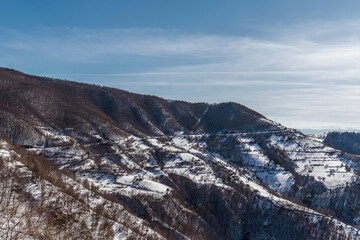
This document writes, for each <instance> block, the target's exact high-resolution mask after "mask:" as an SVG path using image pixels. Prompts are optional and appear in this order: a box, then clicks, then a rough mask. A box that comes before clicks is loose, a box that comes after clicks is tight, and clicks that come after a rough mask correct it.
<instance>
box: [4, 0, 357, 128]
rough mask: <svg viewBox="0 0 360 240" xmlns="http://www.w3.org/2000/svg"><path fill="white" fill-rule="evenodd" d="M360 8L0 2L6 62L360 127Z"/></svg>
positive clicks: (321, 123)
mask: <svg viewBox="0 0 360 240" xmlns="http://www.w3.org/2000/svg"><path fill="white" fill-rule="evenodd" d="M359 10H360V1H357V0H356V1H355V0H350V1H345V0H344V1H335V0H326V1H325V0H317V1H313V0H312V1H309V0H301V1H300V0H298V1H295V0H267V1H258V0H245V1H242V0H222V1H220V0H191V1H190V0H182V1H175V0H151V1H150V0H141V1H140V0H131V1H130V0H103V1H100V0H97V1H95V0H71V1H70V0H62V1H55V0H32V1H28V0H22V1H21V0H0V66H2V67H8V68H13V69H17V70H20V71H23V72H26V73H29V74H34V75H41V76H48V77H53V78H60V79H68V80H74V81H80V82H86V83H92V84H98V85H104V86H110V87H115V88H120V89H124V90H128V91H132V92H136V93H142V94H151V95H157V96H160V97H164V98H167V99H179V100H186V101H191V102H209V103H219V102H229V101H232V102H238V103H240V104H243V105H246V106H247V107H250V108H252V109H254V110H256V111H258V112H260V113H261V114H263V115H265V116H266V117H268V118H270V119H272V120H276V121H277V122H280V123H281V124H284V125H286V126H288V127H292V128H298V129H309V128H320V129H360V121H358V119H360V101H359V100H360V67H359V66H360V15H359V14H358V13H359Z"/></svg>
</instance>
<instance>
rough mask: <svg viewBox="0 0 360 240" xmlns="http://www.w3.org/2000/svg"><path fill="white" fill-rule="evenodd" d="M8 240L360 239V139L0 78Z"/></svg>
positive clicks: (67, 84) (24, 78)
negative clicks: (311, 132) (305, 132)
mask: <svg viewBox="0 0 360 240" xmlns="http://www.w3.org/2000/svg"><path fill="white" fill-rule="evenodd" d="M0 134H1V135H2V137H1V139H0V159H1V160H0V189H1V192H0V213H1V214H0V235H1V236H6V238H5V239H360V230H359V229H360V207H359V206H360V205H359V203H360V185H359V174H360V172H359V167H360V148H359V146H360V144H359V142H360V137H359V134H357V133H346V134H344V133H336V132H333V133H326V134H314V135H304V134H303V133H302V132H299V131H297V130H294V129H289V128H286V127H285V126H282V125H279V124H278V123H275V122H273V121H271V120H269V119H266V118H265V117H264V116H263V115H261V114H259V113H257V112H255V111H253V110H251V109H249V108H247V107H245V106H243V105H240V104H237V103H233V102H229V103H221V104H206V103H188V102H183V101H170V100H166V99H162V98H159V97H156V96H149V95H139V94H134V93H130V92H126V91H123V90H118V89H114V88H108V87H101V86H96V85H89V84H82V83H76V82H71V81H61V80H55V79H50V78H44V77H37V76H32V75H27V74H24V73H21V72H18V71H15V70H11V69H5V68H0Z"/></svg>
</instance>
